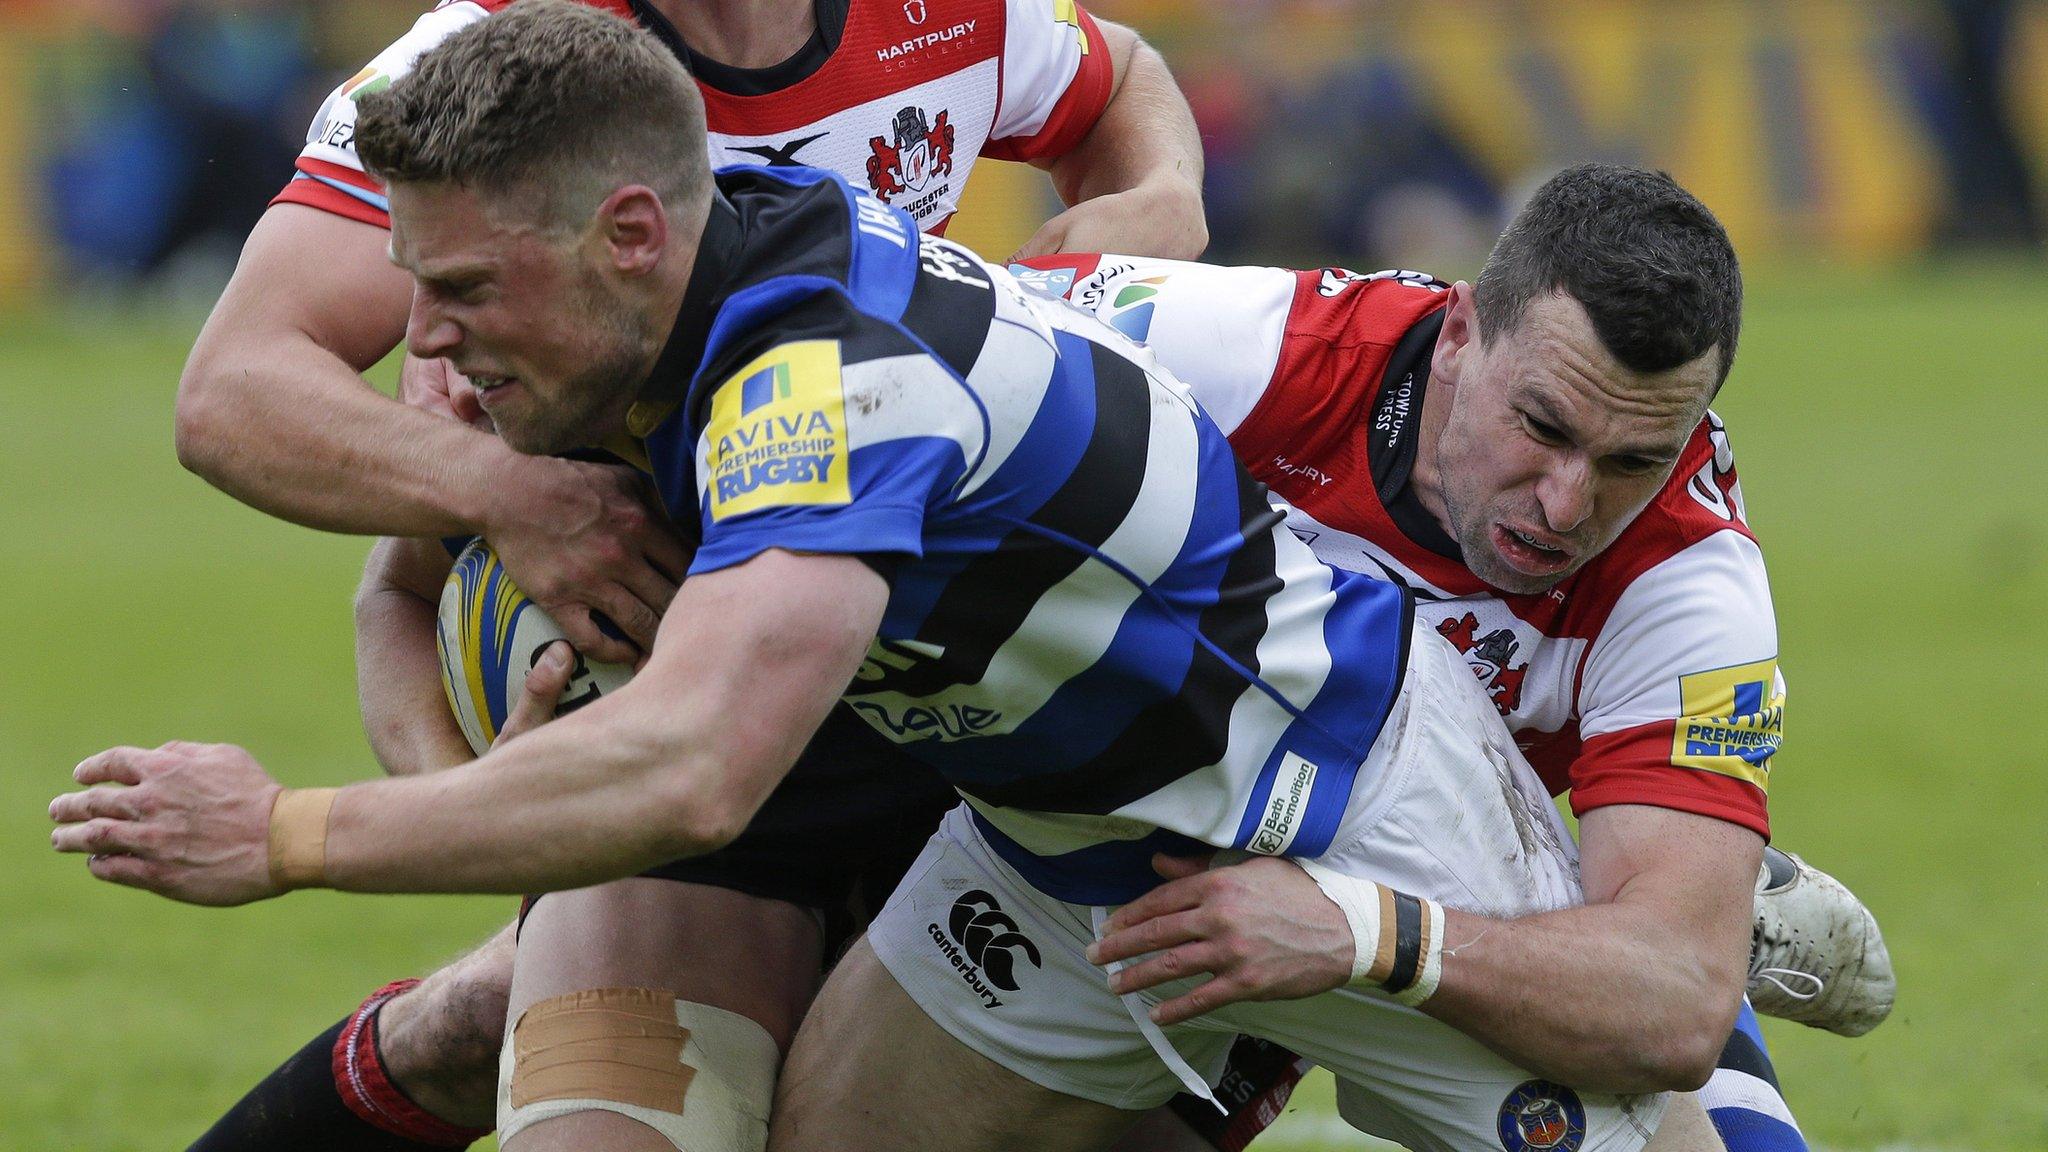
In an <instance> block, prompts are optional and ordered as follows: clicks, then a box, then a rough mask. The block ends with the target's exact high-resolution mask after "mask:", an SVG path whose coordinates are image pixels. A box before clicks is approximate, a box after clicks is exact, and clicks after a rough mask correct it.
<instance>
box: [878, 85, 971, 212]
mask: <svg viewBox="0 0 2048 1152" xmlns="http://www.w3.org/2000/svg"><path fill="white" fill-rule="evenodd" d="M890 133H891V136H892V137H893V140H894V142H893V143H885V142H884V141H883V140H882V138H881V137H880V136H870V137H868V147H869V148H871V149H873V150H874V155H872V156H869V157H868V186H869V187H871V188H873V189H874V190H875V195H876V196H879V197H881V198H882V199H883V200H885V201H886V200H890V199H892V198H893V197H896V196H900V195H902V194H903V193H904V192H906V191H909V192H922V191H924V188H925V185H926V184H929V183H930V182H931V181H932V179H933V178H934V177H938V176H945V175H948V174H950V173H951V172H952V171H953V126H952V125H951V124H949V123H947V122H946V113H945V110H944V109H941V110H940V112H939V115H938V118H937V119H935V120H930V121H927V120H926V119H925V115H924V109H922V108H919V107H917V106H916V105H912V106H910V107H908V108H904V109H901V110H899V111H898V112H897V113H896V121H895V123H894V124H892V125H891V126H890Z"/></svg>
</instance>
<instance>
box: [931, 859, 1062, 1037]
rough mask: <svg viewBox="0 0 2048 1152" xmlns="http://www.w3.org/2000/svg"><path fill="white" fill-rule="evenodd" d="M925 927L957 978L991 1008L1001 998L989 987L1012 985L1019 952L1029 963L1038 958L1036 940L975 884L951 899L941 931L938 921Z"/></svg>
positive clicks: (1013, 988)
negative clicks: (951, 908) (951, 902)
mask: <svg viewBox="0 0 2048 1152" xmlns="http://www.w3.org/2000/svg"><path fill="white" fill-rule="evenodd" d="M928 930H929V932H930V933H931V936H932V939H933V940H935V941H937V942H938V945H939V950H940V951H941V952H943V953H945V955H946V958H947V959H948V960H950V961H952V963H953V967H954V968H955V969H956V970H957V971H958V972H959V973H960V978H961V979H962V980H964V981H966V982H967V986H968V987H969V988H972V989H973V990H974V993H975V995H977V996H980V997H981V998H982V999H983V1000H984V1001H987V1006H988V1007H990V1008H995V1007H999V1006H1000V1005H1001V1004H1002V1001H1001V1000H1000V999H997V997H996V995H995V993H994V992H993V991H991V989H992V988H1000V989H1001V990H1003V991H1005V992H1015V991H1016V990H1017V961H1018V959H1019V957H1022V959H1023V960H1024V962H1025V963H1027V964H1029V965H1030V966H1031V967H1033V968H1037V967H1039V966H1040V965H1041V963H1042V960H1041V957H1040V956H1039V954H1038V945H1036V944H1033V943H1032V942H1031V938H1030V937H1028V936H1026V935H1024V933H1023V932H1021V931H1019V930H1018V928H1017V922H1016V921H1015V920H1012V919H1010V917H1009V916H1008V914H1006V913H1005V912H1004V911H1003V906H1002V905H1001V904H998V903H996V898H995V897H994V896H991V895H989V894H988V893H987V892H984V891H982V890H981V889H979V888H976V889H973V890H971V891H968V892H966V893H963V894H962V895H961V896H960V898H959V899H958V900H955V901H954V902H953V910H952V912H951V913H950V914H948V916H947V917H946V932H945V934H943V935H942V934H941V933H940V932H939V926H938V925H937V924H933V925H930V926H929V929H928ZM947 936H951V937H952V939H950V940H949V939H947V938H946V937H947ZM956 945H957V946H956Z"/></svg>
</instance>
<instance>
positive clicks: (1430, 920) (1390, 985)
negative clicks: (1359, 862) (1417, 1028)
mask: <svg viewBox="0 0 2048 1152" xmlns="http://www.w3.org/2000/svg"><path fill="white" fill-rule="evenodd" d="M1295 863H1296V864H1298V865H1300V866H1301V870H1302V871H1304V872H1306V873H1308V874H1309V878H1310V879H1312V880H1314V881H1315V882H1316V887H1318V888H1321V889H1322V890H1323V895H1325V896H1328V897H1329V898H1330V902H1331V903H1332V904H1335V905H1336V906H1337V908H1338V910H1339V911H1341V912H1343V913H1344V920H1345V922H1346V923H1348V924H1349V925H1350V926H1351V939H1352V945H1353V951H1352V958H1351V984H1352V986H1353V987H1362V988H1371V989H1374V990H1376V991H1380V992H1385V993H1387V994H1388V995H1390V996H1392V997H1393V998H1394V1000H1395V1001H1397V1002H1398V1003H1402V1004H1406V1005H1408V1006H1409V1007H1414V1006H1415V1005H1417V1004H1420V1003H1422V1002H1423V1001H1424V1000H1427V999H1429V998H1430V996H1432V995H1434V994H1435V992H1436V989H1437V985H1438V984H1439V983H1441V982H1442V980H1443V957H1444V910H1443V906H1442V905H1440V904H1438V903H1437V902H1436V901H1434V900H1424V899H1422V898H1420V897H1417V896H1410V895H1408V894H1407V893H1405V892H1396V891H1394V890H1393V889H1392V888H1389V887H1387V886H1386V885H1384V884H1379V883H1375V882H1373V881H1371V880H1361V879H1359V878H1358V877H1356V876H1346V875H1344V874H1343V873H1342V872H1338V871H1335V870H1334V869H1331V868H1327V867H1325V866H1323V865H1321V864H1318V863H1316V862H1315V861H1313V860H1296V861H1295Z"/></svg>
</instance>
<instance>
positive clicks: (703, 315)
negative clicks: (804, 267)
mask: <svg viewBox="0 0 2048 1152" xmlns="http://www.w3.org/2000/svg"><path fill="white" fill-rule="evenodd" d="M739 251H740V214H739V210H738V209H737V208H734V207H733V206H732V201H730V200H727V199H726V198H725V193H723V192H721V191H719V190H718V189H717V188H716V187H714V188H712V190H711V213H710V215H709V216H707V217H706V218H705V220H704V237H703V239H702V240H700V241H698V243H697V260H696V262H695V263H694V264H692V265H691V266H690V286H689V287H688V288H686V289H684V290H683V306H682V308H681V309H679V310H678V311H677V312H676V326H675V330H674V331H673V332H671V333H670V335H669V338H668V345H667V346H666V347H664V348H663V349H662V350H661V356H660V358H659V359H657V360H655V362H654V371H653V372H652V373H650V374H649V375H648V377H647V383H646V384H645V385H644V386H643V387H642V388H641V389H640V399H639V400H637V401H635V402H634V404H633V406H632V407H631V408H629V409H627V410H626V430H627V431H628V432H630V433H631V434H632V435H633V437H634V438H635V439H640V440H644V439H646V438H647V436H648V435H649V434H650V433H652V432H653V431H654V430H655V429H656V428H658V427H660V426H661V422H662V421H664V420H666V419H668V418H669V416H670V414H672V413H673V412H674V411H675V410H676V407H677V406H678V405H680V404H681V403H682V402H683V397H684V396H685V395H686V394H687V393H688V392H689V388H690V380H691V379H692V378H693V377H695V376H696V374H697V366H698V362H699V361H700V360H702V359H703V358H704V342H705V340H706V339H707V338H709V336H710V334H711V320H712V317H713V316H714V315H715V314H716V312H717V309H716V308H714V307H712V304H713V302H714V301H715V300H716V299H717V298H718V295H719V293H720V292H722V291H724V289H725V282H726V280H727V279H728V278H730V277H731V275H732V269H733V264H734V262H735V261H736V260H737V258H738V256H739Z"/></svg>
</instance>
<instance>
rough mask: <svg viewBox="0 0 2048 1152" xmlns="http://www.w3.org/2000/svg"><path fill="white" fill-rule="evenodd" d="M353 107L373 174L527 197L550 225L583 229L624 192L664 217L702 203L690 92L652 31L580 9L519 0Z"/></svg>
mask: <svg viewBox="0 0 2048 1152" xmlns="http://www.w3.org/2000/svg"><path fill="white" fill-rule="evenodd" d="M357 108H358V114H357V118H356V151H357V153H358V154H359V155H360V156H361V157H362V160H363V164H364V167H366V168H367V169H368V170H369V171H370V172H371V174H373V175H375V176H377V177H378V178H379V179H382V180H384V181H385V182H386V183H388V184H394V183H395V184H456V185H460V186H463V187H466V188H471V189H475V190H477V191H479V192H482V193H485V194H487V195H491V196H494V197H506V198H517V197H525V198H528V199H530V200H533V201H535V202H533V203H530V204H528V205H526V207H527V208H528V209H529V210H530V211H531V212H532V213H533V214H534V215H535V216H536V217H537V218H538V220H539V222H540V223H541V224H542V225H543V226H545V227H550V228H555V229H562V228H580V227H581V226H582V225H583V224H584V223H586V222H587V221H588V220H589V219H590V216H591V214H592V213H593V212H595V211H596V210H597V207H598V205H599V204H601V203H602V202H603V201H604V198H605V197H606V196H608V195H610V194H611V193H612V191H614V190H615V189H618V188H621V187H624V186H626V185H629V184H644V185H646V186H647V187H649V188H652V189H654V191H655V192H656V193H657V194H659V195H660V196H661V198H662V199H663V201H664V202H665V203H667V204H668V205H669V207H670V208H671V209H672V210H674V209H680V208H682V207H684V206H685V205H689V204H692V203H695V202H698V201H701V200H703V199H706V198H708V196H709V194H710V186H711V171H710V164H709V161H708V160H707V159H706V154H705V142H704V141H705V135H704V133H705V129H704V102H703V98H702V97H701V96H699V95H698V92H697V85H696V82H695V81H693V80H692V79H691V78H690V75H689V73H688V72H687V71H686V70H685V69H684V68H683V65H682V62H681V61H679V60H677V59H676V58H675V56H674V55H673V54H672V53H670V52H669V51H668V49H667V48H665V47H663V46H662V44H661V42H660V41H658V40H656V39H655V38H654V37H653V36H652V35H650V34H648V33H647V32H646V31H644V30H642V29H641V28H639V27H638V26H637V25H635V24H633V23H631V22H629V21H627V20H624V19H622V18H620V17H618V16H614V15H612V14H611V13H609V12H604V11H600V10H599V9H596V8H593V7H591V6H589V5H587V4H579V3H571V2H570V0H519V3H516V4H512V5H510V6H509V7H507V8H506V9H505V10H503V11H502V12H499V13H497V14H495V15H492V16H489V17H486V18H485V19H483V20H480V21H478V22H476V23H475V24H472V25H470V26H469V27H467V28H464V29H462V30H461V31H459V32H457V33H455V34H454V35H453V36H450V37H449V38H448V39H446V40H444V41H442V42H441V43H440V44H439V45H437V46H435V47H434V48H433V49H432V50H430V51H428V52H426V53H425V54H423V55H422V56H421V57H420V58H419V59H418V61H416V62H415V63H414V65H413V69H412V71H411V72H410V73H408V74H407V75H406V76H404V77H403V78H401V79H400V80H398V82H396V83H394V84H392V85H391V86H390V87H389V88H386V89H385V90H383V91H382V92H377V93H373V94H370V95H367V96H364V97H362V98H361V99H360V100H358V101H357Z"/></svg>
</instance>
